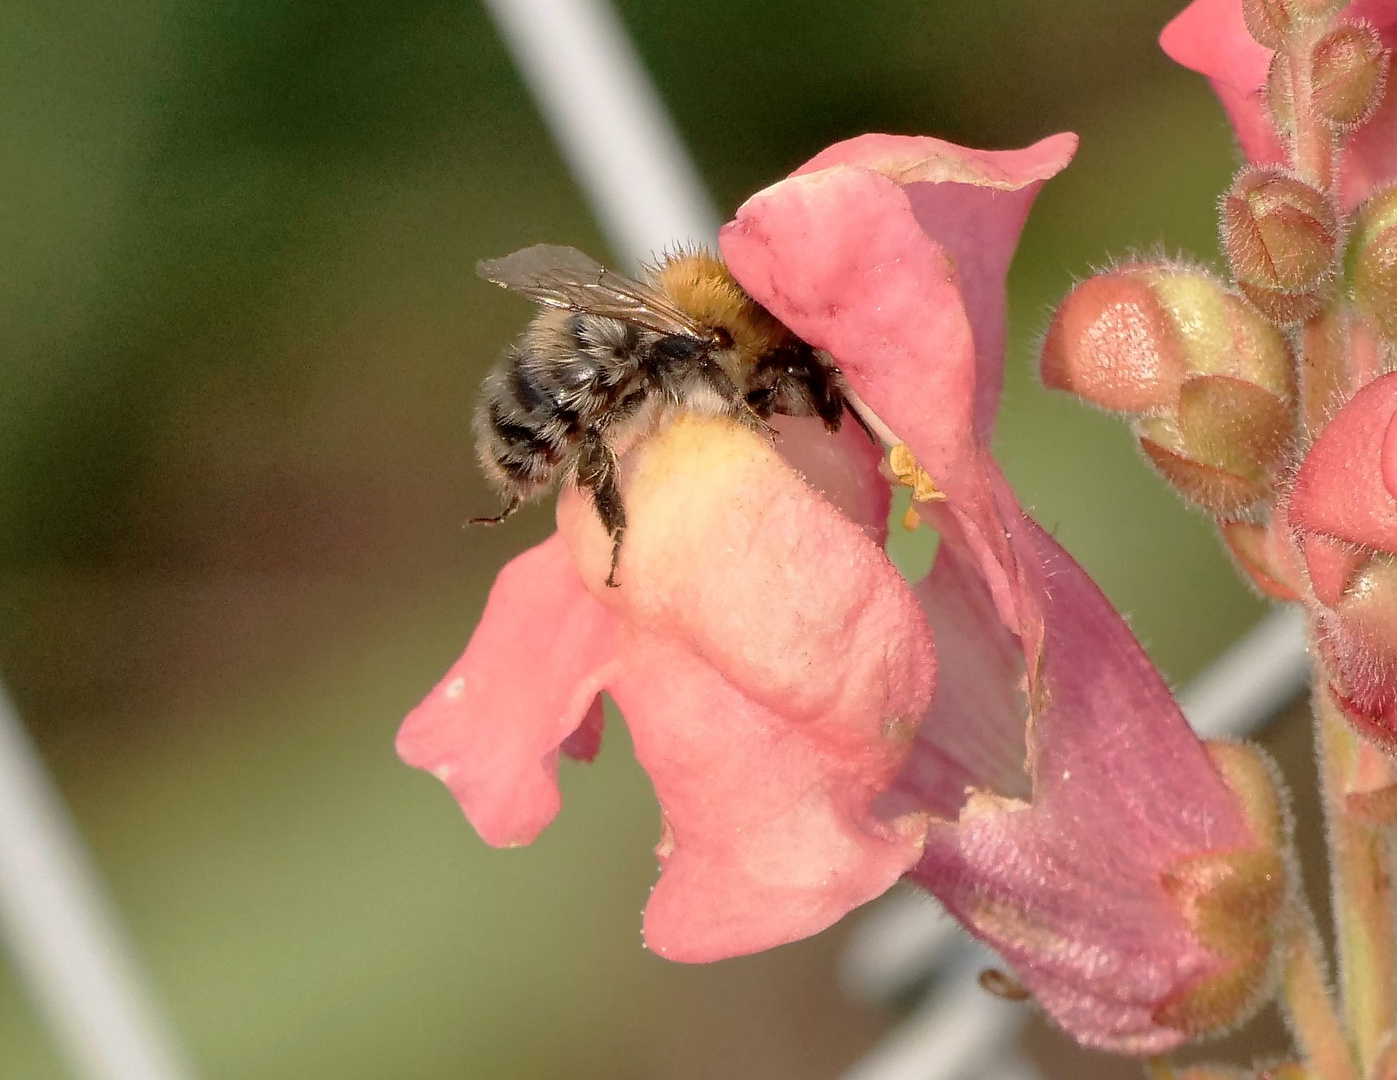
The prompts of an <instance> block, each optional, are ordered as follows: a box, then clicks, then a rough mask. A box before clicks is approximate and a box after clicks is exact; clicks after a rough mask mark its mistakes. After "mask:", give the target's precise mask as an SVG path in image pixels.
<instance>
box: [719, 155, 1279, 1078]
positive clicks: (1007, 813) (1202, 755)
mask: <svg viewBox="0 0 1397 1080" xmlns="http://www.w3.org/2000/svg"><path fill="white" fill-rule="evenodd" d="M1075 142H1076V140H1075V138H1074V137H1073V136H1070V135H1059V136H1055V137H1053V138H1050V139H1046V140H1044V141H1042V142H1040V143H1038V144H1037V145H1035V146H1032V147H1029V148H1027V149H1025V150H1020V151H1013V152H1005V153H985V152H978V151H973V150H965V149H962V148H960V147H956V146H953V145H951V144H948V143H944V142H940V141H938V140H935V139H912V138H897V137H891V136H865V137H863V138H860V139H855V140H852V141H851V142H848V143H842V144H839V145H837V146H835V147H832V148H831V149H830V150H827V151H826V152H825V153H823V154H821V155H820V156H818V157H817V158H815V159H814V160H813V161H811V162H810V163H809V164H807V165H805V166H803V167H802V168H801V169H799V170H797V172H796V173H795V174H794V175H793V176H792V177H790V178H788V179H787V180H785V181H782V182H781V183H778V184H776V185H775V186H773V187H771V188H769V189H767V190H766V191H764V192H761V193H759V194H758V195H756V196H754V197H753V198H752V199H750V200H749V201H748V202H747V203H746V204H745V205H744V206H742V207H741V208H740V209H739V210H738V213H737V217H736V220H735V221H734V222H732V223H731V224H729V225H728V226H727V227H726V228H725V229H724V230H723V232H722V234H721V236H720V243H721V245H722V249H723V253H724V256H725V258H726V260H727V262H728V266H729V267H730V269H731V270H732V272H733V274H734V276H735V277H736V278H737V279H738V280H739V281H740V282H741V283H742V284H743V286H744V287H745V288H746V289H747V290H748V291H749V292H751V293H752V295H753V296H754V297H756V298H757V299H758V300H759V301H760V302H761V303H762V304H764V305H765V306H766V307H768V308H769V309H770V310H771V311H772V312H773V313H774V314H775V315H776V316H777V317H778V318H779V319H781V320H782V321H783V322H785V323H786V324H787V325H788V326H790V327H791V328H792V330H794V331H795V332H796V333H797V334H798V335H800V336H801V337H802V338H804V339H805V340H807V341H809V342H810V343H811V344H813V345H815V346H817V347H819V348H823V349H826V350H828V351H829V353H830V354H831V355H832V356H833V358H834V360H835V362H836V363H837V364H838V365H839V367H840V369H841V370H842V371H843V372H844V374H845V377H846V378H847V379H848V380H849V382H850V384H851V386H852V387H853V389H854V391H855V392H856V393H857V394H858V396H859V398H860V399H861V401H862V402H864V403H865V404H866V405H867V406H868V407H869V408H870V409H871V410H872V412H873V413H874V414H876V416H877V418H878V419H879V421H880V422H881V423H882V424H883V425H885V426H886V428H887V429H889V430H890V432H891V433H892V435H893V436H894V437H895V438H896V439H897V440H899V441H900V442H901V443H903V444H905V445H906V446H907V447H908V448H910V450H911V451H912V453H913V454H914V455H915V457H916V459H917V460H918V462H919V463H920V465H921V466H922V467H923V468H924V470H925V472H926V473H927V474H928V475H929V476H930V478H931V479H932V480H933V481H934V482H935V485H936V487H937V489H938V490H939V491H940V492H941V493H942V494H943V495H944V499H942V500H940V501H932V502H927V503H924V504H922V506H921V511H920V512H921V513H922V514H923V515H924V516H926V517H928V519H929V520H930V521H931V522H932V523H933V524H934V525H935V526H936V527H937V529H938V530H939V531H940V533H941V544H940V547H939V549H938V552H937V556H936V562H935V564H934V566H933V568H932V571H931V573H930V575H929V576H928V577H927V578H926V579H925V580H924V581H922V582H921V583H920V584H919V585H918V586H917V588H916V591H917V595H918V596H919V597H920V599H921V601H922V603H923V605H924V607H925V608H926V610H927V612H928V617H929V619H930V620H931V623H932V626H933V629H934V631H935V633H936V637H937V642H938V648H939V649H940V654H941V657H942V663H941V665H940V669H939V682H938V685H937V687H936V693H935V697H934V699H933V702H932V706H931V711H930V712H929V714H928V715H927V716H926V718H925V719H924V720H923V722H922V724H921V727H920V729H919V731H918V733H917V736H916V740H915V744H914V748H913V752H912V755H911V758H910V760H909V761H908V762H907V765H906V767H905V769H904V770H903V772H902V773H901V775H900V776H899V777H898V780H897V783H896V785H895V786H894V788H893V790H892V791H890V792H889V794H888V796H887V798H886V800H885V803H886V804H887V805H888V806H889V807H890V808H892V809H893V810H899V811H902V812H904V813H908V812H915V811H923V812H927V813H929V814H930V815H931V820H930V825H929V829H928V833H927V837H926V845H925V853H924V855H923V857H922V859H921V860H920V862H919V863H918V864H917V865H916V867H915V868H914V869H913V870H912V873H911V876H912V878H913V879H914V880H915V881H917V882H919V883H920V884H922V885H923V886H925V887H926V888H927V889H929V890H930V891H932V892H933V893H935V894H936V895H937V896H938V897H939V898H940V899H941V900H942V901H943V902H944V903H945V904H946V906H947V907H948V908H949V909H950V911H951V912H952V913H953V914H954V915H955V916H956V917H957V918H959V919H960V920H961V921H962V922H963V923H964V924H965V925H966V926H967V927H968V928H969V929H970V930H971V932H972V933H974V934H975V935H976V936H978V937H980V938H982V939H983V940H985V941H986V942H988V943H989V944H990V945H991V946H993V947H994V948H995V949H996V950H998V951H999V953H1000V955H1001V956H1003V957H1004V958H1005V959H1006V960H1007V961H1008V962H1009V963H1011V964H1012V965H1013V967H1014V969H1015V974H1016V977H1017V978H1018V980H1019V981H1020V982H1021V983H1022V984H1023V985H1024V986H1025V987H1026V988H1028V989H1029V990H1030V991H1031V992H1032V994H1033V995H1034V996H1035V997H1036V998H1037V999H1038V1001H1039V1002H1040V1003H1041V1004H1042V1005H1043V1006H1044V1008H1045V1009H1046V1010H1047V1011H1048V1012H1049V1013H1050V1014H1051V1015H1052V1016H1053V1017H1054V1018H1055V1019H1056V1020H1057V1021H1058V1023H1060V1024H1061V1025H1062V1026H1063V1027H1064V1028H1066V1029H1067V1031H1068V1032H1070V1033H1071V1034H1072V1035H1073V1036H1075V1037H1076V1038H1077V1039H1078V1040H1079V1041H1080V1042H1082V1043H1085V1044H1087V1045H1091V1046H1096V1047H1100V1048H1103V1049H1109V1050H1115V1051H1119V1052H1125V1053H1137V1054H1144V1053H1160V1052H1163V1051H1167V1050H1169V1049H1171V1048H1173V1047H1175V1046H1177V1045H1179V1044H1181V1043H1182V1042H1184V1041H1186V1040H1187V1039H1189V1038H1191V1037H1193V1036H1194V1035H1196V1034H1197V1033H1199V1032H1201V1031H1204V1030H1210V1029H1212V1028H1216V1027H1218V1026H1221V1025H1224V1024H1227V1023H1230V1022H1233V1021H1235V1020H1236V1019H1238V1018H1240V1017H1241V1016H1242V1015H1243V1014H1244V1013H1245V1012H1246V1011H1247V1010H1248V1009H1250V1008H1251V1007H1253V1006H1254V1005H1255V1003H1256V1002H1257V1001H1258V999H1259V997H1260V996H1261V994H1262V993H1263V992H1264V991H1263V988H1264V985H1265V975H1266V969H1267V964H1268V958H1269V954H1270V942H1271V937H1272V928H1273V920H1274V918H1275V913H1276V911H1277V910H1278V908H1279V906H1280V903H1281V898H1282V894H1283V891H1284V873H1283V869H1282V868H1281V861H1280V859H1279V856H1278V855H1276V853H1275V845H1274V839H1273V838H1272V837H1271V836H1269V835H1267V833H1266V831H1265V830H1264V829H1260V828H1253V826H1252V825H1251V824H1250V823H1249V820H1248V818H1247V815H1246V812H1245V810H1244V809H1243V800H1242V799H1241V798H1239V797H1238V796H1237V795H1236V794H1235V793H1234V791H1233V789H1232V788H1230V787H1229V785H1228V782H1227V781H1226V780H1224V778H1223V776H1222V774H1221V772H1220V771H1219V769H1218V767H1217V766H1215V764H1214V762H1213V760H1212V759H1211V758H1210V756H1209V754H1208V751H1207V750H1206V749H1205V747H1204V746H1203V744H1202V743H1200V742H1199V740H1198V739H1197V738H1196V737H1195V736H1194V734H1193V733H1192V731H1191V730H1190V729H1189V727H1188V725H1187V723H1186V721H1185V720H1184V718H1183V716H1182V714H1181V713H1180V712H1179V709H1178V706H1177V704H1176V703H1175V702H1174V701H1173V699H1172V697H1171V696H1170V695H1169V693H1168V691H1167V689H1166V688H1165V686H1164V684H1163V682H1162V681H1161V679H1160V677H1159V676H1158V674H1157V673H1156V672H1155V671H1154V669H1153V668H1152V667H1151V666H1150V664H1149V662H1148V660H1147V659H1146V658H1145V656H1144V654H1143V652H1142V651H1141V649H1140V647H1139V645H1138V644H1137V643H1136V642H1135V640H1134V639H1133V637H1132V636H1131V634H1130V632H1129V630H1128V629H1127V628H1126V626H1125V624H1124V623H1123V622H1122V621H1121V619H1120V617H1119V616H1118V615H1117V614H1116V613H1115V612H1114V611H1113V610H1112V609H1111V607H1110V605H1109V603H1108V602H1107V601H1106V600H1105V598H1104V597H1103V596H1102V595H1101V593H1100V592H1099V591H1098V590H1097V589H1096V587H1095V586H1094V585H1093V584H1092V582H1091V581H1090V580H1089V578H1088V577H1087V576H1086V574H1085V573H1084V572H1083V571H1082V570H1081V568H1080V567H1078V566H1077V565H1076V564H1075V563H1074V562H1073V561H1072V560H1071V558H1070V557H1069V556H1068V555H1067V554H1066V553H1065V552H1064V551H1063V550H1062V549H1061V548H1060V547H1059V546H1058V545H1057V544H1056V543H1055V542H1054V541H1053V540H1052V538H1051V537H1049V536H1048V535H1047V534H1046V533H1045V532H1043V531H1042V530H1041V529H1040V528H1039V527H1038V526H1037V525H1036V524H1034V522H1033V521H1032V520H1030V519H1029V518H1028V517H1027V515H1026V514H1025V513H1024V512H1023V510H1022V509H1021V508H1020V507H1019V505H1018V503H1017V501H1016V500H1015V498H1014V495H1013V493H1012V492H1011V491H1010V489H1009V486H1008V484H1007V482H1006V481H1005V480H1004V478H1003V476H1002V474H1001V473H1000V471H999V468H998V466H997V464H996V463H995V462H994V460H993V459H992V458H991V456H990V453H989V439H990V434H991V426H992V419H993V415H994V411H995V407H996V405H997V402H998V395H999V386H1000V376H1001V365H1002V360H1003V353H1002V349H1003V342H1004V271H1005V268H1006V267H1007V264H1008V261H1009V257H1010V255H1011V253H1012V251H1013V248H1014V246H1015V244H1016V242H1017V237H1018V232H1019V229H1020V227H1021V226H1022V223H1023V220H1024V217H1025V215H1026V214H1027V211H1028V208H1029V205H1030V203H1031V202H1032V199H1033V197H1034V195H1035V193H1036V191H1037V190H1038V188H1039V187H1040V186H1041V185H1042V183H1043V182H1044V181H1045V180H1046V179H1047V178H1048V177H1050V176H1052V175H1053V174H1054V173H1056V172H1057V171H1058V170H1059V169H1061V168H1062V167H1063V166H1064V165H1065V164H1066V162H1067V160H1068V159H1069V157H1070V156H1071V154H1072V152H1073V150H1074V148H1075Z"/></svg>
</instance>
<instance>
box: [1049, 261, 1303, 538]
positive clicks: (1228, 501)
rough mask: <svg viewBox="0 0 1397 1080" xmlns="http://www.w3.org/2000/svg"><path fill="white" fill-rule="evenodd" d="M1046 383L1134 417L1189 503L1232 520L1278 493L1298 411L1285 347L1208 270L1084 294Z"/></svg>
mask: <svg viewBox="0 0 1397 1080" xmlns="http://www.w3.org/2000/svg"><path fill="white" fill-rule="evenodd" d="M1042 373H1043V381H1044V382H1045V383H1046V384H1047V385H1048V386H1050V387H1052V388H1054V389H1059V390H1068V391H1071V392H1073V393H1075V394H1078V395H1079V396H1081V397H1083V398H1086V399H1087V400H1088V401H1091V402H1093V403H1094V404H1097V405H1100V406H1101V407H1103V408H1106V409H1110V410H1112V411H1116V412H1122V413H1126V414H1128V415H1131V416H1133V417H1134V423H1133V427H1134V430H1135V434H1136V437H1137V438H1138V439H1139V441H1140V446H1141V449H1142V450H1143V451H1144V452H1145V455H1146V456H1147V457H1148V458H1149V459H1150V461H1151V463H1152V464H1154V466H1155V468H1156V469H1158V470H1159V472H1160V473H1161V474H1162V475H1163V476H1164V477H1165V479H1166V480H1168V481H1169V482H1170V483H1171V484H1172V485H1173V486H1174V488H1175V489H1176V490H1177V491H1179V493H1180V494H1182V495H1183V496H1184V497H1185V498H1187V499H1189V500H1190V501H1191V502H1194V503H1196V504H1197V505H1199V506H1201V507H1202V508H1204V509H1206V510H1208V511H1211V512H1212V513H1215V514H1218V515H1222V516H1233V515H1236V514H1238V513H1239V512H1241V511H1245V510H1247V509H1248V508H1250V507H1253V506H1255V505H1256V504H1258V503H1262V502H1264V501H1266V500H1267V499H1268V498H1269V497H1270V496H1271V494H1272V493H1273V491H1274V489H1275V486H1276V483H1277V481H1278V479H1279V476H1280V474H1281V473H1282V471H1283V469H1284V466H1285V462H1286V460H1287V457H1288V453H1289V448H1290V445H1291V437H1292V432H1293V427H1294V419H1293V409H1294V404H1295V400H1296V394H1295V384H1294V370H1293V360H1292V356H1291V352H1290V347H1289V345H1288V344H1287V342H1286V340H1285V338H1284V337H1283V336H1282V335H1281V334H1280V332H1279V331H1277V330H1276V329H1275V327H1274V326H1272V325H1271V324H1270V323H1268V322H1267V321H1266V320H1265V319H1263V318H1261V317H1260V316H1259V315H1258V314H1257V312H1256V310H1255V309H1254V308H1253V307H1252V306H1251V305H1250V304H1248V303H1247V302H1246V301H1245V300H1244V299H1243V298H1242V297H1240V296H1238V295H1237V294H1236V293H1233V292H1230V291H1228V290H1227V289H1226V288H1225V287H1224V286H1223V285H1222V283H1221V282H1219V281H1218V280H1217V279H1216V278H1214V277H1212V276H1211V275H1209V274H1207V273H1206V272H1204V271H1202V270H1198V269H1195V268H1192V267H1186V266H1178V265H1175V264H1171V263H1134V264H1128V265H1125V266H1121V267H1118V268H1116V269H1114V270H1112V271H1109V272H1107V273H1104V274H1098V275H1097V276H1095V277H1092V278H1089V279H1087V280H1086V281H1084V282H1082V283H1081V284H1080V285H1078V286H1077V287H1076V288H1075V289H1074V290H1073V291H1072V292H1071V293H1070V294H1069V295H1068V297H1067V298H1066V299H1065V300H1064V301H1063V303H1062V305H1061V306H1060V307H1059V308H1058V311H1057V314H1056V315H1055V316H1054V319H1053V322H1052V325H1051V327H1050V328H1049V330H1048V334H1047V337H1046V339H1045V341H1044V344H1043V353H1042Z"/></svg>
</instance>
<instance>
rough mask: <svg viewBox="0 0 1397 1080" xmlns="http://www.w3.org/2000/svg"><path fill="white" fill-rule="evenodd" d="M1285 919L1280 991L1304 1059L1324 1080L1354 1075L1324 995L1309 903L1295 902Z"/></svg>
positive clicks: (1325, 984) (1354, 1078)
mask: <svg viewBox="0 0 1397 1080" xmlns="http://www.w3.org/2000/svg"><path fill="white" fill-rule="evenodd" d="M1289 924H1290V925H1289V930H1288V931H1287V940H1286V942H1285V949H1286V952H1285V967H1284V971H1283V976H1282V991H1283V997H1284V1004H1285V1008H1286V1011H1287V1012H1288V1013H1289V1014H1290V1021H1291V1027H1292V1030H1293V1031H1294V1033H1295V1039H1296V1041H1297V1042H1298V1043H1299V1044H1300V1049H1301V1051H1302V1052H1303V1054H1304V1059H1305V1063H1306V1065H1307V1066H1308V1067H1309V1069H1310V1070H1311V1071H1312V1072H1314V1073H1315V1075H1316V1076H1319V1077H1323V1078H1324V1080H1358V1076H1359V1073H1358V1066H1357V1064H1356V1063H1355V1061H1354V1057H1353V1048H1352V1047H1351V1046H1350V1045H1349V1041H1348V1035H1347V1033H1346V1032H1345V1031H1344V1025H1343V1021H1342V1020H1341V1019H1340V1018H1339V1014H1338V1012H1337V1011H1335V1009H1334V1002H1333V1000H1332V999H1331V998H1330V996H1329V986H1328V980H1327V978H1326V977H1325V970H1324V959H1323V952H1322V949H1323V946H1321V945H1320V941H1319V935H1318V934H1317V933H1316V932H1315V927H1314V917H1313V916H1312V915H1311V914H1310V911H1309V908H1308V906H1307V905H1305V904H1303V902H1302V903H1300V904H1297V905H1296V910H1294V911H1293V912H1292V913H1291V917H1290V920H1289Z"/></svg>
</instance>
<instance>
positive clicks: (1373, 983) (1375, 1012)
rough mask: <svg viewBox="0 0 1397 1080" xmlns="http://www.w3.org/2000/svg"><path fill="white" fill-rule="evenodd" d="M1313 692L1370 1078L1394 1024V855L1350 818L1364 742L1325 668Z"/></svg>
mask: <svg viewBox="0 0 1397 1080" xmlns="http://www.w3.org/2000/svg"><path fill="white" fill-rule="evenodd" d="M1315 686H1316V689H1315V695H1314V698H1315V722H1316V726H1317V738H1316V745H1317V749H1318V751H1319V761H1320V776H1321V780H1322V784H1323V788H1324V810H1325V816H1326V817H1327V819H1328V824H1329V848H1330V880H1331V884H1332V888H1333V894H1334V922H1335V936H1336V940H1337V942H1338V952H1339V971H1340V986H1341V990H1342V993H1343V1002H1344V1011H1345V1014H1346V1015H1347V1018H1348V1025H1349V1031H1350V1035H1351V1037H1352V1039H1353V1043H1354V1049H1355V1050H1356V1052H1357V1055H1358V1061H1359V1064H1360V1066H1361V1068H1362V1071H1363V1074H1364V1075H1367V1074H1369V1072H1370V1071H1371V1069H1372V1067H1373V1063H1374V1061H1375V1060H1376V1058H1377V1056H1378V1053H1379V1052H1380V1051H1381V1049H1382V1045H1383V1042H1384V1039H1385V1037H1386V1036H1387V1033H1388V1031H1389V1029H1390V1028H1391V1026H1392V1022H1393V1004H1394V998H1393V974H1394V969H1393V940H1392V883H1391V875H1390V868H1389V865H1388V863H1389V859H1390V851H1389V847H1388V842H1387V837H1386V836H1385V835H1384V834H1383V832H1382V831H1381V830H1380V829H1376V828H1373V827H1371V826H1368V825H1365V824H1363V823H1362V822H1360V821H1357V820H1355V819H1354V817H1353V816H1352V815H1351V814H1350V813H1349V810H1348V806H1347V802H1346V795H1347V794H1348V792H1349V791H1350V790H1352V789H1353V787H1354V781H1355V778H1356V775H1357V770H1358V759H1359V754H1358V751H1359V736H1358V735H1357V734H1355V733H1354V731H1353V729H1352V728H1351V727H1350V726H1349V725H1348V723H1347V722H1346V721H1345V720H1344V718H1343V716H1342V715H1341V714H1340V713H1339V710H1338V708H1337V707H1336V706H1335V704H1334V701H1333V699H1332V697H1331V696H1330V692H1329V689H1328V686H1329V676H1328V673H1327V672H1326V671H1325V670H1324V669H1323V667H1322V666H1320V668H1319V670H1317V671H1316V673H1315ZM1323 1075H1324V1076H1326V1077H1328V1076H1329V1075H1330V1074H1329V1073H1327V1072H1325V1073H1323Z"/></svg>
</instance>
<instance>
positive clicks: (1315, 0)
mask: <svg viewBox="0 0 1397 1080" xmlns="http://www.w3.org/2000/svg"><path fill="white" fill-rule="evenodd" d="M1348 3H1349V0H1242V20H1243V21H1244V22H1245V23H1246V26H1247V33H1249V34H1251V36H1252V38H1253V39H1254V40H1255V41H1256V42H1257V43H1258V44H1261V45H1265V46H1266V48H1268V49H1281V48H1284V47H1285V45H1286V42H1287V41H1288V39H1289V38H1290V36H1291V35H1292V34H1293V33H1295V31H1296V30H1298V29H1300V28H1302V27H1303V26H1305V24H1307V23H1311V22H1313V21H1315V20H1316V19H1322V18H1325V17H1327V16H1330V15H1333V14H1335V13H1336V12H1338V11H1340V10H1342V9H1343V8H1344V7H1346V6H1347V5H1348Z"/></svg>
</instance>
